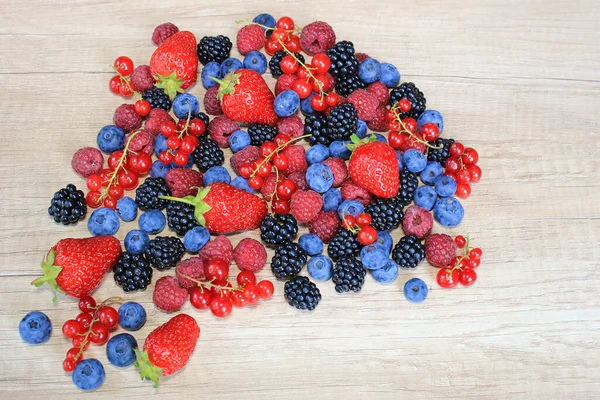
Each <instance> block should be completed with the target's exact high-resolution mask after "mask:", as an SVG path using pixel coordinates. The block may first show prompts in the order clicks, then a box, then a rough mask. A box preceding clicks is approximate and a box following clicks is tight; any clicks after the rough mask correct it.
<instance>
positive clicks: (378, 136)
mask: <svg viewBox="0 0 600 400" xmlns="http://www.w3.org/2000/svg"><path fill="white" fill-rule="evenodd" d="M373 135H374V136H375V140H377V141H378V142H381V143H387V139H386V137H385V136H383V135H382V134H381V133H374V134H373Z"/></svg>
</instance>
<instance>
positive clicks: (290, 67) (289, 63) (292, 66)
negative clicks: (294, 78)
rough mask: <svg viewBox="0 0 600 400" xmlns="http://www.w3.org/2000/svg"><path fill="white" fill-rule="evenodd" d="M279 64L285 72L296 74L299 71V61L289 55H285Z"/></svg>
mask: <svg viewBox="0 0 600 400" xmlns="http://www.w3.org/2000/svg"><path fill="white" fill-rule="evenodd" d="M279 65H280V67H281V71H282V72H283V73H284V74H295V73H296V71H298V61H296V60H295V59H294V57H292V56H289V55H288V56H285V57H283V58H282V59H281V62H280V63H279Z"/></svg>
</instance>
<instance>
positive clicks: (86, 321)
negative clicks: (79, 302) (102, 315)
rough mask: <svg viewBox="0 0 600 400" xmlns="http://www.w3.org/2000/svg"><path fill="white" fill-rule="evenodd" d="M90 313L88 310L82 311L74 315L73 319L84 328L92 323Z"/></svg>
mask: <svg viewBox="0 0 600 400" xmlns="http://www.w3.org/2000/svg"><path fill="white" fill-rule="evenodd" d="M92 319H93V317H92V314H90V313H89V312H82V313H80V314H78V315H77V317H75V320H76V321H77V322H79V323H80V324H81V326H83V327H84V328H87V327H88V326H90V324H91V323H92Z"/></svg>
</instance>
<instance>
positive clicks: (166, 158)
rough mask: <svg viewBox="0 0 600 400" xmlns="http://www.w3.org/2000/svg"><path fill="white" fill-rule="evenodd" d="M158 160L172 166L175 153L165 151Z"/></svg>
mask: <svg viewBox="0 0 600 400" xmlns="http://www.w3.org/2000/svg"><path fill="white" fill-rule="evenodd" d="M158 159H159V160H160V162H161V163H163V164H171V163H172V162H173V153H171V152H170V151H169V150H163V151H161V152H160V154H159V155H158Z"/></svg>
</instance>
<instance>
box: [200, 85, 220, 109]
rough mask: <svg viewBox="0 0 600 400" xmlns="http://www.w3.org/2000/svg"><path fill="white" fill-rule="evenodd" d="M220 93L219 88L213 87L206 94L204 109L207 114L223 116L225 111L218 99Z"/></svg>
mask: <svg viewBox="0 0 600 400" xmlns="http://www.w3.org/2000/svg"><path fill="white" fill-rule="evenodd" d="M218 92H219V86H218V85H217V86H213V87H211V88H210V89H208V90H207V91H206V93H205V94H204V109H205V110H206V113H207V114H210V115H221V114H223V110H222V109H221V102H220V101H219V99H218V98H217V93H218Z"/></svg>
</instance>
